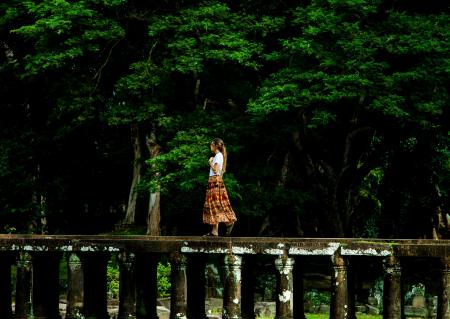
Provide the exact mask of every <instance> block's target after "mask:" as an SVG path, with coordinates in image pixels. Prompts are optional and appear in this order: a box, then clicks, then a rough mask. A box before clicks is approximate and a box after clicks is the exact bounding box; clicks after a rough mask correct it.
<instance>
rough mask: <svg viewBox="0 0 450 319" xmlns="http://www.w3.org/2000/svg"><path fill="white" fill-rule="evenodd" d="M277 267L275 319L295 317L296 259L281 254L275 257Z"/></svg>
mask: <svg viewBox="0 0 450 319" xmlns="http://www.w3.org/2000/svg"><path fill="white" fill-rule="evenodd" d="M275 267H276V269H277V297H276V298H277V299H276V315H275V319H288V318H293V310H294V277H293V269H294V259H293V258H289V257H288V256H281V257H279V258H277V259H275Z"/></svg>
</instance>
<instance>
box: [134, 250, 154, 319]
mask: <svg viewBox="0 0 450 319" xmlns="http://www.w3.org/2000/svg"><path fill="white" fill-rule="evenodd" d="M135 267H136V268H135V269H136V278H137V280H136V318H137V319H158V314H157V311H156V306H157V304H156V299H157V295H158V287H157V285H158V283H157V268H158V256H157V255H155V254H144V253H140V254H136V266H135Z"/></svg>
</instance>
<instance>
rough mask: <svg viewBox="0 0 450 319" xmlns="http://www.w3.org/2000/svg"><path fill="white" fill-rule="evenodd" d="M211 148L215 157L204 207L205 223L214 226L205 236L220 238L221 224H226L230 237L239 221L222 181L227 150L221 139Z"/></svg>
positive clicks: (211, 166) (211, 160) (216, 139)
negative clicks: (235, 223) (236, 222)
mask: <svg viewBox="0 0 450 319" xmlns="http://www.w3.org/2000/svg"><path fill="white" fill-rule="evenodd" d="M210 147H211V151H212V152H213V153H214V154H215V156H214V157H211V158H210V159H209V179H208V188H207V189H206V199H205V205H204V206H203V223H204V224H209V225H212V229H211V231H210V232H209V233H207V234H205V236H218V235H219V223H225V225H226V228H227V229H226V235H227V236H229V235H230V233H231V230H232V229H233V226H234V222H235V221H236V220H237V219H236V215H235V214H234V211H233V209H232V208H231V204H230V200H229V198H228V193H227V190H226V188H225V185H224V183H223V180H222V176H223V174H224V173H225V170H226V167H227V150H226V148H225V145H224V143H223V141H222V140H221V139H220V138H215V139H214V140H213V141H212V142H211V145H210Z"/></svg>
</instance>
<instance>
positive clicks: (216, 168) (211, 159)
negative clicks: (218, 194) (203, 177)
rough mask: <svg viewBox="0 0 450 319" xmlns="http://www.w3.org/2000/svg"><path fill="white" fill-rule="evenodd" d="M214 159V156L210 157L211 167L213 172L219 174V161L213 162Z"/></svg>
mask: <svg viewBox="0 0 450 319" xmlns="http://www.w3.org/2000/svg"><path fill="white" fill-rule="evenodd" d="M213 160H214V157H211V158H210V159H209V167H211V169H212V171H213V173H214V174H215V175H217V172H218V171H219V163H214V164H213Z"/></svg>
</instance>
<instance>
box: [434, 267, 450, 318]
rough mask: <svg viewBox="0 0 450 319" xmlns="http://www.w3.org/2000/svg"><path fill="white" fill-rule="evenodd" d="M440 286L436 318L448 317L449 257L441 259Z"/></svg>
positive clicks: (449, 312)
mask: <svg viewBox="0 0 450 319" xmlns="http://www.w3.org/2000/svg"><path fill="white" fill-rule="evenodd" d="M440 286H441V287H440V294H439V295H438V305H437V316H436V319H450V308H449V306H448V303H449V296H450V258H442V259H441V282H440Z"/></svg>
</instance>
